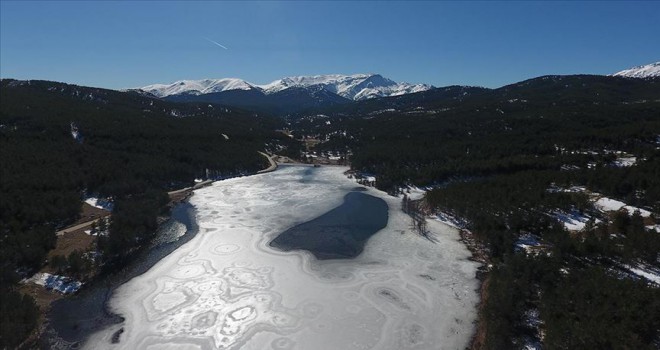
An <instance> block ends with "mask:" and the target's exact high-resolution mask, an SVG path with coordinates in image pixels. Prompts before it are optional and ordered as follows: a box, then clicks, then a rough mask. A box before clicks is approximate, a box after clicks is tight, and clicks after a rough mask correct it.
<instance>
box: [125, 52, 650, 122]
mask: <svg viewBox="0 0 660 350" xmlns="http://www.w3.org/2000/svg"><path fill="white" fill-rule="evenodd" d="M612 76H617V77H626V78H656V77H660V62H656V63H651V64H647V65H643V66H638V67H634V68H630V69H626V70H623V71H620V72H617V73H614V74H612ZM441 89H442V90H441V91H432V90H437V89H436V88H435V87H434V86H432V85H428V84H410V83H405V82H395V81H393V80H391V79H388V78H385V77H383V76H382V75H380V74H353V75H341V74H329V75H314V76H295V77H286V78H282V79H278V80H275V81H273V82H271V83H268V84H263V85H259V84H254V83H251V82H248V81H245V80H242V79H238V78H222V79H203V80H180V81H177V82H174V83H171V84H153V85H148V86H144V87H141V88H136V89H129V90H131V91H136V92H138V93H141V94H144V95H147V96H152V97H156V98H160V99H163V100H166V101H173V102H205V103H216V104H224V105H228V106H234V107H240V108H245V109H249V110H253V111H257V112H264V113H268V114H273V115H292V114H306V113H310V112H313V111H316V110H319V109H330V110H336V111H339V110H346V109H353V108H352V106H353V105H355V102H360V103H359V104H358V105H361V106H369V105H379V106H380V105H381V103H380V102H374V103H371V102H367V101H371V100H379V99H380V98H394V99H389V100H388V102H387V103H385V104H386V105H387V104H390V105H396V104H397V103H398V102H397V101H398V100H399V99H397V98H396V97H403V96H404V95H408V94H413V93H421V92H428V93H430V94H431V95H432V96H436V95H439V96H445V97H446V96H452V98H455V99H460V96H459V95H454V93H461V94H470V93H477V92H479V91H480V90H481V89H482V88H476V87H459V86H452V87H445V88H441ZM428 93H427V95H428ZM429 97H430V96H429ZM420 98H421V99H425V97H422V96H420ZM342 106H343V107H342ZM368 109H369V110H371V111H373V110H374V108H368Z"/></svg>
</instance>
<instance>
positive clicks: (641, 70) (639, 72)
mask: <svg viewBox="0 0 660 350" xmlns="http://www.w3.org/2000/svg"><path fill="white" fill-rule="evenodd" d="M612 75H613V76H615V77H628V78H656V77H660V62H655V63H651V64H646V65H643V66H637V67H633V68H630V69H626V70H622V71H620V72H618V73H614V74H612Z"/></svg>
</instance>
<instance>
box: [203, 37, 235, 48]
mask: <svg viewBox="0 0 660 350" xmlns="http://www.w3.org/2000/svg"><path fill="white" fill-rule="evenodd" d="M204 39H206V40H208V41H209V42H212V43H214V44H216V45H218V46H220V47H221V48H223V49H225V50H229V49H228V48H227V47H226V46H224V45H222V44H220V43H219V42H217V41H213V40H211V39H209V38H204Z"/></svg>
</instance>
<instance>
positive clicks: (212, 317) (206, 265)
mask: <svg viewBox="0 0 660 350" xmlns="http://www.w3.org/2000/svg"><path fill="white" fill-rule="evenodd" d="M345 170H346V169H345V168H339V167H321V168H311V167H303V166H284V167H281V168H280V169H279V170H277V171H275V172H272V173H267V174H261V175H256V176H250V177H243V178H236V179H230V180H225V181H221V182H216V183H214V184H213V185H212V186H210V187H207V188H203V189H199V190H196V191H195V195H194V196H193V197H192V198H191V203H192V204H193V205H194V206H195V207H196V209H197V221H198V225H199V230H200V231H199V233H198V234H197V236H195V237H194V238H193V239H192V240H191V241H190V242H188V243H186V244H184V245H183V246H181V247H179V248H178V249H177V250H175V251H174V252H172V253H171V254H170V255H169V256H167V257H165V258H163V259H162V260H161V261H159V262H158V263H157V264H156V265H155V266H154V267H152V268H151V269H150V270H149V271H147V272H146V273H145V274H143V275H141V276H139V277H136V278H134V279H132V280H131V281H129V282H128V283H126V284H125V285H123V286H121V287H120V288H118V289H117V291H116V292H115V293H114V295H113V297H112V299H111V300H110V302H109V304H110V305H109V306H110V308H111V309H112V311H114V312H116V313H118V314H120V315H122V316H123V317H125V318H126V320H125V322H124V323H123V324H120V325H116V326H113V327H110V328H109V329H106V330H103V331H101V332H98V333H96V334H94V335H93V336H92V337H91V338H90V339H89V340H88V341H87V343H86V344H85V346H86V347H87V348H94V349H98V348H125V349H238V348H240V349H403V348H405V349H457V348H465V347H466V345H467V343H468V341H469V339H470V336H471V335H472V333H473V321H474V320H475V318H476V303H477V301H478V296H477V293H476V288H477V286H478V284H477V280H476V279H475V272H476V268H477V266H478V265H477V264H476V263H474V262H471V261H469V260H468V258H469V256H470V254H469V252H468V250H467V249H466V248H465V247H464V246H463V245H462V244H461V243H460V242H459V241H458V232H457V231H456V230H455V229H452V228H450V227H448V226H446V225H444V224H442V223H439V222H435V221H432V220H429V222H428V225H429V229H430V230H431V231H432V232H433V233H434V234H435V238H437V243H431V242H430V241H428V240H427V239H425V238H422V237H420V236H418V235H416V234H414V233H412V232H410V230H409V224H410V221H409V218H408V217H407V216H406V215H405V214H403V213H402V212H401V211H400V210H399V207H400V199H397V198H393V197H389V196H387V195H384V194H383V193H381V192H379V191H376V190H374V189H369V190H368V191H366V192H363V193H366V194H369V195H372V196H377V197H379V198H383V199H384V200H385V201H386V202H387V204H388V206H389V221H388V226H387V227H386V228H385V229H383V230H381V231H379V232H378V233H376V234H375V235H374V236H372V237H371V238H370V239H369V241H368V242H367V244H366V246H365V250H364V252H363V253H362V254H361V255H360V256H358V257H357V258H355V259H344V260H323V261H319V260H316V259H315V258H314V256H313V255H311V254H310V253H308V252H305V251H292V252H281V251H278V250H276V249H275V248H272V247H269V245H268V243H269V242H270V241H271V240H272V239H273V238H275V237H276V236H277V235H278V234H279V233H281V232H283V231H284V230H286V229H288V228H290V227H292V226H295V225H297V224H300V223H303V222H306V221H309V220H312V219H314V218H315V217H318V216H320V215H322V214H324V213H325V212H327V211H329V210H331V209H333V208H335V207H337V206H338V205H340V204H341V203H342V200H343V197H344V195H346V193H348V192H349V191H350V190H351V189H353V188H355V186H356V185H355V183H354V182H352V181H351V180H349V179H347V178H346V177H345V176H344V175H343V174H342V172H343V171H345ZM404 232H405V233H404ZM121 327H123V328H124V332H123V333H122V334H121V335H120V342H119V343H118V344H111V343H110V339H111V338H112V334H113V333H115V332H116V331H117V330H119V329H120V328H121Z"/></svg>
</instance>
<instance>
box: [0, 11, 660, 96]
mask: <svg viewBox="0 0 660 350" xmlns="http://www.w3.org/2000/svg"><path fill="white" fill-rule="evenodd" d="M0 10H1V11H0V76H2V77H3V78H18V79H46V80H56V81H64V82H69V83H75V84H81V85H89V86H99V87H107V88H125V87H136V86H143V85H147V84H151V83H159V82H163V83H165V82H173V81H175V80H180V79H202V78H223V77H238V78H243V79H245V80H248V81H250V82H253V83H257V84H261V83H267V82H270V81H272V80H275V79H278V78H281V77H284V76H292V75H314V74H329V73H340V74H354V73H380V74H382V75H384V76H386V77H388V78H391V79H394V80H397V81H407V82H412V83H429V84H433V85H435V86H445V85H452V84H461V85H479V86H487V87H498V86H502V85H505V84H509V83H513V82H516V81H520V80H523V79H527V78H532V77H536V76H540V75H545V74H574V73H591V74H609V73H613V72H616V71H619V70H622V69H625V68H629V67H631V66H635V65H640V64H646V63H651V62H656V61H660V44H659V43H660V2H633V1H625V2H612V1H605V2H596V1H589V2H558V1H547V2H523V1H515V2H497V1H486V2H444V1H438V2H432V1H423V2H410V1H408V2H376V1H364V2H273V1H267V2H255V3H244V2H211V1H201V2H173V1H168V2H157V1H146V2H126V1H119V2H108V1H105V2H98V1H94V2H92V1H89V2H83V1H72V2H56V1H46V2H36V1H2V2H0ZM205 38H209V39H211V40H214V41H216V42H218V43H220V44H222V45H224V46H226V47H227V48H228V49H227V50H225V49H223V48H221V47H219V46H216V45H215V44H213V43H211V42H209V41H207V40H206V39H205Z"/></svg>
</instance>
